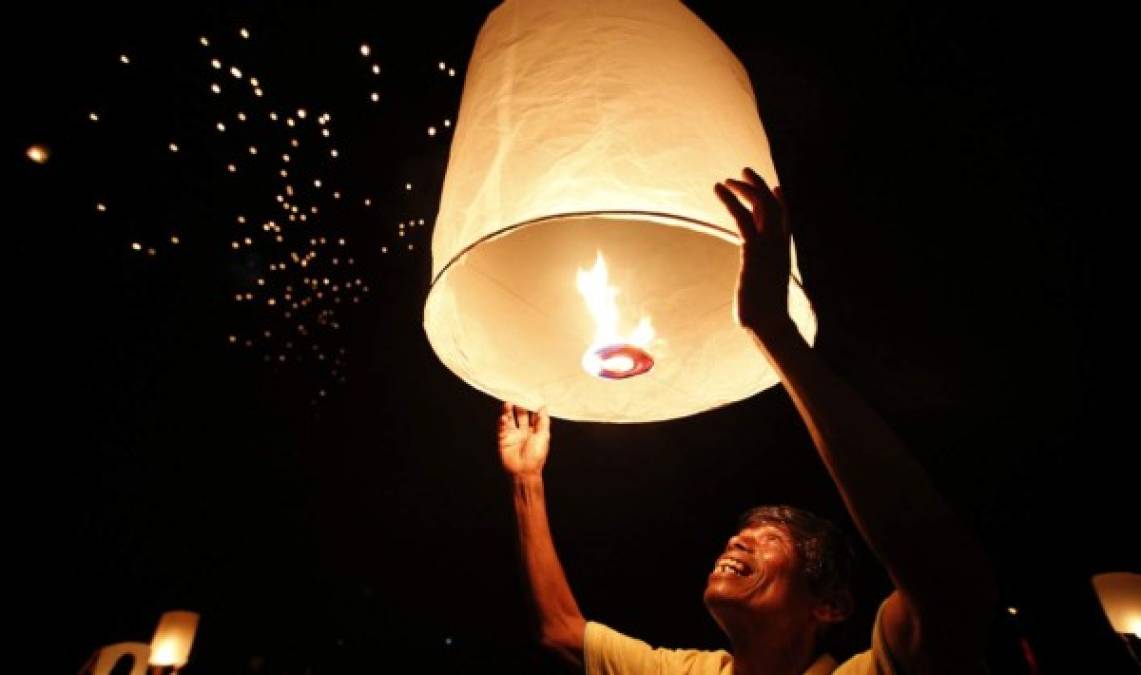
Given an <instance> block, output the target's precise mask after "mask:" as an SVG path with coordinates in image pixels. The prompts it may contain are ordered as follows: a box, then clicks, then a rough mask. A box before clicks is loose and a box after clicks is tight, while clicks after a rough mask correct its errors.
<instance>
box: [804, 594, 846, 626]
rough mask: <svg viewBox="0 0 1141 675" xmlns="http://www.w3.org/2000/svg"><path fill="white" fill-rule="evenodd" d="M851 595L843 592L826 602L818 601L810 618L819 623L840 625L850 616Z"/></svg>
mask: <svg viewBox="0 0 1141 675" xmlns="http://www.w3.org/2000/svg"><path fill="white" fill-rule="evenodd" d="M853 604H854V603H853V602H852V594H851V593H850V592H849V591H847V590H845V591H841V592H840V593H838V594H836V595H835V596H833V597H831V598H829V599H827V600H819V601H817V603H816V606H815V607H813V608H812V616H813V617H814V618H815V619H816V620H817V621H818V622H820V623H827V624H832V623H840V622H841V621H843V620H845V619H847V618H848V617H849V616H851V615H852V607H853Z"/></svg>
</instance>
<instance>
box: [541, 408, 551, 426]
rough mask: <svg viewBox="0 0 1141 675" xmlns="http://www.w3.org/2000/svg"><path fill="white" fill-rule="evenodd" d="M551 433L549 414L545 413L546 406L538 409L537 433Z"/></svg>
mask: <svg viewBox="0 0 1141 675" xmlns="http://www.w3.org/2000/svg"><path fill="white" fill-rule="evenodd" d="M550 431H551V414H550V413H549V412H547V406H543V407H542V408H539V433H550Z"/></svg>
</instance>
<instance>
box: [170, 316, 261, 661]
mask: <svg viewBox="0 0 1141 675" xmlns="http://www.w3.org/2000/svg"><path fill="white" fill-rule="evenodd" d="M247 299H249V295H248V294H247ZM197 631H198V613H197V612H187V611H181V610H176V611H171V612H165V613H164V614H163V615H162V616H161V617H160V618H159V621H158V627H157V628H155V635H154V639H152V640H151V659H150V663H151V665H152V666H174V668H175V669H176V670H177V669H178V668H181V667H182V666H184V665H186V662H187V661H188V660H189V659H190V647H191V646H192V645H193V644H194V634H195V633H196V632H197Z"/></svg>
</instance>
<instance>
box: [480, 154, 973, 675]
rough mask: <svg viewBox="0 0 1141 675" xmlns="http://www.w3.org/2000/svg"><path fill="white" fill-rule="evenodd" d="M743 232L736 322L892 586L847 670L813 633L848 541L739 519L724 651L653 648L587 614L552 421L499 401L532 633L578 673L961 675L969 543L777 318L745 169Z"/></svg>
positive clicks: (784, 311)
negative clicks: (552, 458)
mask: <svg viewBox="0 0 1141 675" xmlns="http://www.w3.org/2000/svg"><path fill="white" fill-rule="evenodd" d="M715 190H716V192H717V195H718V196H719V197H720V198H721V200H722V201H723V202H724V203H725V206H726V207H727V208H728V209H729V212H730V213H731V214H732V215H733V217H734V219H735V220H736V221H737V225H738V227H739V228H740V231H741V238H742V240H743V246H742V256H741V271H740V278H739V282H738V287H737V317H738V320H739V322H740V324H741V326H742V328H743V329H744V330H747V331H749V333H750V334H751V335H752V337H753V338H754V340H755V342H756V344H757V348H758V349H759V350H760V351H761V352H762V353H763V354H764V355H765V357H766V358H767V359H768V360H769V362H770V363H771V364H772V366H773V368H774V369H775V370H776V372H777V373H778V374H779V375H780V378H781V382H782V383H783V384H784V387H785V389H786V390H787V391H788V393H789V395H790V396H791V397H792V400H793V402H794V403H795V405H796V408H797V410H798V411H799V413H800V416H801V418H802V419H803V420H804V423H805V425H807V427H808V431H809V433H810V434H811V436H812V440H813V443H814V444H815V446H816V450H817V452H818V454H819V455H820V459H821V460H822V461H823V462H824V466H825V467H826V468H827V470H828V473H829V474H830V475H831V476H832V480H833V481H834V482H835V483H836V487H837V488H838V489H839V491H840V494H841V496H842V497H843V500H844V503H845V504H846V505H847V508H848V512H849V513H850V514H851V516H852V519H853V521H854V522H855V524H856V526H857V527H858V529H859V531H860V534H861V535H862V536H863V538H864V541H866V542H867V544H868V546H869V547H870V548H871V550H872V551H873V552H874V553H875V555H876V557H877V558H878V559H879V560H880V562H881V563H882V564H883V565H884V567H885V568H886V569H887V572H888V574H889V576H890V577H891V580H892V583H893V585H894V587H895V590H894V591H893V592H892V593H891V594H890V595H889V596H888V598H887V599H886V600H884V602H883V604H882V605H881V606H880V609H879V612H878V613H877V615H876V622H875V627H874V628H873V631H872V644H871V648H870V649H869V650H868V651H866V652H863V653H860V654H857V655H856V656H855V657H853V658H852V659H849V660H848V661H847V662H845V663H844V664H842V665H839V666H838V667H837V665H836V663H835V661H834V660H832V658H831V657H830V656H828V655H827V654H823V653H821V647H820V642H821V640H820V638H821V636H822V635H823V634H825V633H826V632H827V630H828V628H829V627H830V626H832V625H834V624H837V623H839V622H841V621H843V620H844V619H846V618H847V617H848V615H849V614H850V612H851V599H850V597H851V596H850V594H849V593H848V591H847V588H846V584H845V583H844V580H843V570H842V568H843V567H844V562H843V558H844V556H843V548H844V547H843V546H842V545H839V544H837V541H838V540H837V539H836V536H835V535H836V533H835V531H834V528H832V527H831V526H830V525H829V524H827V523H825V522H822V521H820V520H819V519H817V518H815V517H813V516H811V514H808V513H807V512H803V511H798V510H796V509H791V508H788V507H764V508H760V509H754V510H753V511H752V512H750V513H749V514H746V517H745V519H744V520H743V522H742V527H741V529H740V531H739V532H737V534H736V535H735V536H733V537H731V538H730V539H729V541H728V543H727V545H726V548H725V552H724V553H723V554H722V555H721V556H720V557H719V558H718V559H717V561H716V562H715V564H714V570H713V572H712V573H711V574H710V575H709V580H708V584H707V586H706V589H705V605H706V607H707V608H708V609H709V611H710V613H711V614H712V615H713V618H714V619H715V620H716V621H717V623H718V625H719V626H721V628H722V630H724V631H725V634H726V635H727V636H728V638H729V642H730V644H731V646H732V654H729V653H727V652H723V651H718V652H706V651H697V650H666V649H652V648H650V647H649V646H648V645H646V644H645V643H643V642H641V641H638V640H635V639H632V638H628V637H626V636H624V635H622V634H620V633H618V632H617V631H614V630H612V629H610V628H608V627H606V626H604V625H602V624H599V623H595V622H587V621H586V620H585V619H584V618H583V616H582V613H581V612H580V611H579V609H578V605H577V603H576V602H575V599H574V596H573V595H572V594H571V590H570V587H569V586H568V584H567V581H566V577H565V576H564V574H563V570H562V566H561V564H560V563H559V560H558V557H557V556H556V554H555V548H554V544H553V542H552V540H551V533H550V529H549V527H548V524H547V514H546V505H545V503H544V497H543V480H542V468H543V464H544V462H545V461H546V457H547V449H548V447H549V443H550V418H549V417H548V416H547V414H546V411H545V410H539V411H538V412H536V413H533V412H529V411H527V410H523V409H522V408H518V407H516V406H512V405H511V404H509V403H505V404H504V409H503V415H502V416H501V417H500V420H499V452H500V458H501V459H502V462H503V466H504V469H505V470H506V471H507V473H508V474H509V475H510V476H511V479H512V485H513V488H514V503H515V513H516V520H517V524H518V532H519V541H520V552H521V556H522V562H523V567H524V569H525V571H526V576H527V580H528V582H529V584H530V589H531V592H532V594H533V596H534V603H535V607H536V609H537V612H538V622H539V633H540V637H541V640H542V644H543V645H544V646H546V647H548V648H550V649H551V650H554V651H555V652H557V653H558V654H560V655H561V656H562V657H564V658H565V659H566V660H567V661H569V662H571V663H574V664H585V666H586V671H587V673H588V674H589V675H594V674H598V675H603V674H613V675H627V674H628V675H639V674H641V673H647V674H650V673H654V674H661V675H672V674H681V673H691V674H693V675H716V674H728V673H733V675H801V674H803V673H808V674H810V675H820V674H823V673H832V672H835V673H838V674H841V675H854V674H865V673H868V674H872V673H875V674H895V675H903V674H906V675H928V674H932V675H941V674H943V673H948V674H949V673H954V674H956V675H969V674H973V673H984V672H986V669H985V667H984V666H983V663H982V661H983V659H982V652H983V646H984V638H985V633H986V624H987V622H988V619H989V616H990V613H991V609H992V607H993V605H994V603H995V599H996V598H995V596H996V591H995V584H994V581H993V578H992V576H991V571H990V568H989V565H988V563H987V561H986V557H985V555H984V553H983V551H982V549H981V548H980V546H979V544H978V543H977V542H976V541H975V539H974V538H973V537H972V536H971V534H970V533H969V532H968V531H967V529H966V528H965V527H964V526H963V524H962V523H961V522H960V521H959V520H958V519H957V518H956V517H955V516H954V514H953V513H952V512H951V510H950V509H949V508H948V506H947V504H946V503H945V502H944V501H943V499H942V498H941V497H940V496H939V495H938V493H937V492H936V491H935V489H934V487H933V486H932V484H931V482H930V480H929V479H928V477H927V476H926V474H925V473H924V472H923V469H922V468H921V467H920V466H919V464H917V463H916V462H915V460H914V459H912V458H911V457H910V456H909V455H908V454H907V452H906V451H905V449H904V448H903V445H902V443H901V442H900V440H899V439H898V438H897V437H896V436H895V434H894V433H893V432H892V431H891V429H889V428H888V427H887V425H886V424H885V423H884V421H883V420H882V419H881V418H880V417H879V416H878V415H877V414H876V413H875V412H874V411H873V410H872V409H871V408H870V407H869V406H868V405H867V404H866V403H865V402H864V401H863V400H861V399H860V397H859V396H858V395H857V394H856V393H855V392H854V391H853V390H852V389H851V388H850V387H848V385H847V384H846V383H844V382H843V381H841V380H840V379H839V378H837V377H836V376H835V375H834V374H833V373H832V372H831V371H830V370H829V369H828V368H827V367H826V366H825V365H824V363H823V362H821V361H820V359H818V358H817V356H816V354H815V353H813V351H812V350H811V348H809V346H808V345H807V344H806V343H805V342H804V340H803V339H802V338H801V336H800V334H799V333H798V332H797V330H796V327H795V326H794V325H793V323H792V321H791V319H790V318H789V316H788V307H787V294H788V290H787V288H788V278H789V266H790V262H789V230H788V222H787V219H786V217H785V211H784V205H783V200H782V198H781V193H780V188H779V187H778V188H776V189H775V190H769V188H768V186H767V185H766V184H765V182H764V181H763V180H762V179H761V177H760V176H758V175H757V174H756V173H755V172H754V171H752V170H751V169H745V171H744V180H733V179H729V180H727V181H725V183H719V184H717V185H716V187H715Z"/></svg>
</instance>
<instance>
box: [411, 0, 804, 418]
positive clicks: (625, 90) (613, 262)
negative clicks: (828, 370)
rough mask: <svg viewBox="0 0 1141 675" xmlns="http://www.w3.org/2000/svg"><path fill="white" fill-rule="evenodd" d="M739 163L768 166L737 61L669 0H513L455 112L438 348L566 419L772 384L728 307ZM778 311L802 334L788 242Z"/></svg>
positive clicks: (662, 408) (441, 245) (724, 397)
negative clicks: (721, 187) (727, 197)
mask: <svg viewBox="0 0 1141 675" xmlns="http://www.w3.org/2000/svg"><path fill="white" fill-rule="evenodd" d="M745 166H751V167H753V168H754V169H756V170H757V172H758V173H759V174H760V175H761V176H763V177H764V178H765V180H766V181H767V182H768V183H769V185H772V186H775V185H777V184H778V182H779V181H778V179H777V175H776V171H775V169H774V167H773V164H772V159H771V157H770V153H769V145H768V140H767V139H766V137H765V132H764V129H763V127H762V126H761V120H760V116H759V114H758V112H757V106H756V101H755V98H754V94H753V90H752V88H751V86H750V84H749V78H748V75H747V73H746V72H745V70H744V68H743V67H742V66H741V64H740V62H738V60H737V59H736V57H734V56H733V54H732V53H731V52H730V51H729V49H728V48H727V47H726V46H725V45H724V44H723V43H722V42H721V40H720V39H719V38H718V37H717V36H716V35H715V34H714V33H713V32H712V31H711V30H710V29H709V28H708V27H707V26H706V25H705V24H704V23H702V21H701V20H700V19H699V18H698V17H697V16H696V15H694V14H693V13H692V12H691V11H690V10H689V9H687V8H686V7H685V6H684V5H682V4H681V3H680V2H676V1H674V0H643V1H636V2H622V3H597V2H587V1H585V0H566V1H564V2H543V1H538V0H506V2H504V3H503V4H502V5H500V6H499V7H498V8H497V9H495V10H494V11H493V12H492V13H491V14H490V15H489V17H488V19H487V21H486V22H485V24H484V26H483V28H482V29H481V30H480V34H479V37H478V39H477V41H476V45H475V49H474V52H473V54H472V57H471V61H470V63H469V65H468V68H467V75H466V80H465V83H464V92H463V98H462V101H461V104H460V112H459V117H458V119H457V120H456V124H455V134H454V136H453V139H452V146H451V154H450V157H449V161H448V170H447V174H446V176H445V180H444V189H443V194H442V196H441V202H440V211H439V214H438V217H437V221H436V227H435V230H434V233H433V240H432V267H433V270H432V277H433V281H432V288H431V290H430V292H429V294H428V300H427V303H426V306H425V310H424V328H425V332H426V333H427V336H428V340H429V342H430V343H431V345H432V347H433V349H434V350H435V352H436V354H437V355H438V356H439V358H440V360H441V361H442V362H443V363H444V364H445V365H446V366H447V367H448V368H449V369H451V370H452V371H453V372H454V373H456V375H458V376H459V377H460V378H462V379H463V380H464V381H466V382H468V383H469V384H470V385H472V386H473V387H475V388H477V389H479V390H481V391H484V392H486V393H488V394H490V395H492V396H494V397H496V398H500V399H504V400H511V401H514V402H516V403H518V404H520V405H524V406H527V407H532V408H536V407H539V406H540V405H544V404H545V405H547V406H548V409H549V410H550V413H551V415H553V416H556V417H560V418H564V419H576V420H591V421H603V422H646V421H655V420H665V419H672V418H677V417H683V416H686V415H692V414H695V413H698V412H701V411H703V410H707V409H710V408H714V407H717V406H721V405H725V404H728V403H732V402H734V401H739V400H741V399H743V398H747V397H749V396H752V395H753V394H755V393H757V392H759V391H761V390H763V389H766V388H768V387H770V386H773V385H774V384H776V383H777V382H778V378H777V376H776V374H775V373H774V372H772V369H771V368H770V367H769V364H768V363H767V361H766V360H765V359H764V357H763V356H762V354H761V353H760V352H759V351H758V350H757V347H756V345H755V344H754V343H753V341H752V338H751V337H750V336H749V335H748V334H747V333H746V332H745V331H744V330H742V329H741V327H740V326H739V325H737V322H736V319H735V317H734V314H733V302H734V298H735V289H736V279H737V271H738V266H739V264H740V250H739V246H740V240H739V237H738V234H737V227H736V223H735V222H734V221H733V219H732V217H731V216H730V215H729V213H728V212H727V211H726V209H725V207H724V205H723V204H722V203H721V202H720V200H719V199H718V198H717V196H716V194H715V193H714V191H713V186H714V184H715V183H717V182H718V181H722V180H724V179H725V178H726V177H729V176H736V175H739V174H740V171H741V169H742V167H745ZM600 261H601V263H602V269H604V274H601V275H600V274H599V273H598V270H599V263H600ZM583 275H586V277H587V279H586V282H585V284H586V286H587V287H588V288H589V290H590V292H592V293H594V296H590V295H588V293H587V292H586V291H584V290H583V285H584V281H583ZM600 276H601V277H602V278H601V280H600V279H599V277H600ZM789 313H790V315H791V317H792V319H793V321H794V322H795V323H796V325H797V327H798V329H799V330H800V332H801V334H802V335H804V337H805V338H806V339H807V340H808V341H809V342H811V341H812V340H813V338H814V337H815V333H816V318H815V316H814V314H813V312H812V308H811V306H810V304H809V302H808V299H807V298H806V297H805V295H804V293H803V291H802V289H801V285H800V283H799V272H798V271H797V268H796V258H795V250H794V251H793V272H792V276H791V277H790V279H789ZM608 350H611V351H608Z"/></svg>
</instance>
